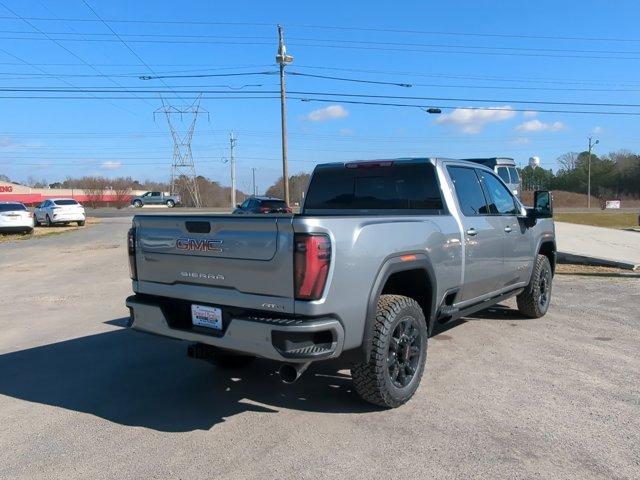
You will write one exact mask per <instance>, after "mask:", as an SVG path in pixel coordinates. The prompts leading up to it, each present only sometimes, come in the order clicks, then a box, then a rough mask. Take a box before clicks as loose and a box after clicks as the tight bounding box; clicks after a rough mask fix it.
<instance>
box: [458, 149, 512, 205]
mask: <svg viewBox="0 0 640 480" xmlns="http://www.w3.org/2000/svg"><path fill="white" fill-rule="evenodd" d="M464 160H467V161H468V162H474V163H479V164H481V165H484V166H485V167H489V168H490V169H491V170H493V171H494V172H496V173H497V174H498V176H499V177H500V178H501V179H502V181H503V182H504V183H505V184H506V185H507V186H508V187H509V188H510V189H511V191H512V192H513V194H514V195H516V196H518V195H520V192H522V186H521V180H520V175H518V169H517V168H516V162H515V161H514V160H513V158H506V157H493V158H465V159H464Z"/></svg>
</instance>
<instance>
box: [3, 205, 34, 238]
mask: <svg viewBox="0 0 640 480" xmlns="http://www.w3.org/2000/svg"><path fill="white" fill-rule="evenodd" d="M0 232H27V233H31V232H33V213H31V212H30V211H28V210H27V207H25V206H24V205H23V204H22V203H20V202H0Z"/></svg>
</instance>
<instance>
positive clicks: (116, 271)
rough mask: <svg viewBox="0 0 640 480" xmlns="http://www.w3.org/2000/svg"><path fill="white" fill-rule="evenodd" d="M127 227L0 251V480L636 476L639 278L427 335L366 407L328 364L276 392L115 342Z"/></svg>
mask: <svg viewBox="0 0 640 480" xmlns="http://www.w3.org/2000/svg"><path fill="white" fill-rule="evenodd" d="M128 226H129V220H128V219H127V218H111V219H104V220H103V221H102V223H101V224H99V225H96V226H92V227H88V228H85V229H83V230H81V231H76V232H72V233H67V234H63V235H55V236H48V237H43V238H37V239H31V240H26V241H20V242H14V243H8V244H2V245H0V269H1V270H0V271H1V272H2V273H1V277H0V278H1V280H0V284H1V287H0V292H2V295H1V296H0V331H1V332H2V334H1V335H0V478H3V479H4V478H7V479H9V478H10V479H33V478H60V479H63V478H64V479H70V478H113V479H127V478H135V479H139V478H145V479H146V478H160V479H166V478H181V479H191V478H193V479H203V478H221V479H248V478H251V479H267V478H278V479H318V478H331V479H333V478H335V479H341V480H342V479H344V478H352V479H356V478H357V479H359V478H366V479H370V478H396V479H405V478H407V479H409V478H411V479H417V478H420V479H422V478H465V479H466V478H501V479H502V478H571V479H574V478H603V479H604V478H606V479H616V478H628V479H632V478H634V479H635V478H640V415H639V414H640V349H638V344H639V340H640V313H639V310H638V305H640V279H633V278H602V277H578V276H557V277H556V279H555V285H554V297H553V303H552V306H551V309H550V312H549V313H548V314H547V316H546V317H544V318H542V319H539V320H525V319H522V318H520V317H519V316H518V315H517V313H516V312H515V311H514V310H512V309H510V308H507V307H512V306H513V302H508V303H507V304H505V305H506V306H505V308H497V309H494V310H492V311H489V312H485V313H483V314H481V315H478V316H477V317H475V318H473V319H470V320H469V321H466V322H458V323H456V324H455V325H451V326H450V328H443V329H442V330H441V331H440V332H439V333H438V335H436V336H435V337H433V338H431V339H430V346H429V360H428V364H427V372H426V374H425V377H424V379H423V382H422V385H421V387H420V389H419V390H418V392H417V394H416V396H415V397H414V399H413V400H412V401H411V402H410V403H408V404H407V405H405V406H403V407H401V408H399V409H396V410H392V411H381V410H378V409H376V408H373V407H371V406H369V405H367V404H364V403H361V401H360V400H358V398H357V397H356V396H355V394H354V393H353V392H352V391H351V384H350V379H349V375H348V371H346V370H341V369H340V368H341V367H340V365H337V364H319V365H316V366H313V367H312V368H310V370H309V371H308V372H307V373H306V374H305V375H304V376H303V377H302V379H301V380H300V381H299V382H297V383H296V384H294V385H283V384H281V383H280V382H279V381H278V380H277V378H276V376H275V374H274V371H275V365H274V364H272V363H269V362H265V361H259V362H257V364H256V365H255V366H254V368H251V369H247V370H240V371H235V372H229V371H222V370H218V369H216V368H215V367H213V366H211V365H209V364H207V363H204V362H202V361H198V360H192V359H188V358H187V357H186V355H185V345H184V344H182V343H180V342H178V341H174V340H169V339H163V338H160V337H154V336H150V335H145V334H143V333H139V332H133V331H129V330H126V329H124V328H123V327H122V326H123V323H124V317H125V316H126V314H127V311H126V309H125V308H124V303H123V302H124V298H125V297H126V296H127V295H128V294H129V290H130V285H129V281H128V269H127V262H126V253H125V249H124V234H125V231H126V229H127V228H128Z"/></svg>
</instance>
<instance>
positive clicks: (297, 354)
mask: <svg viewBox="0 0 640 480" xmlns="http://www.w3.org/2000/svg"><path fill="white" fill-rule="evenodd" d="M163 301H164V302H166V301H170V299H166V298H164V299H162V300H161V299H159V298H158V297H151V296H147V295H144V296H143V295H133V296H131V297H129V298H127V301H126V305H127V307H129V311H130V312H131V317H130V319H129V325H130V327H131V328H133V329H134V330H139V331H141V332H147V333H154V334H156V335H162V336H165V337H171V338H177V339H180V340H188V341H191V342H199V343H204V344H207V345H213V346H215V347H219V348H224V349H227V350H231V351H234V352H240V353H245V354H248V355H254V356H257V357H262V358H269V359H272V360H278V361H283V362H308V361H314V360H321V359H328V358H335V357H338V356H339V355H340V354H341V353H342V348H343V345H344V329H343V328H342V325H341V323H340V322H339V321H338V320H336V319H335V318H330V317H327V318H273V317H269V318H262V317H259V316H253V315H231V316H230V317H228V318H226V319H225V329H224V331H223V332H221V333H219V334H218V333H215V332H213V331H212V332H210V333H209V332H203V329H202V328H198V327H196V328H195V329H194V328H192V327H191V326H190V322H191V319H190V318H188V319H184V318H182V319H181V321H180V325H181V327H180V328H177V327H176V326H175V325H174V324H175V321H174V319H171V318H169V314H168V313H167V310H166V309H165V308H163ZM220 308H222V309H223V311H224V310H225V307H224V306H221V307H220ZM223 316H224V315H223ZM182 320H186V321H184V322H183V321H182Z"/></svg>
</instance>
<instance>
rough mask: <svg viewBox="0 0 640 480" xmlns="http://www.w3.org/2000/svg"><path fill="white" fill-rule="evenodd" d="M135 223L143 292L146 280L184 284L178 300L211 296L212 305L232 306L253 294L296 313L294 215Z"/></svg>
mask: <svg viewBox="0 0 640 480" xmlns="http://www.w3.org/2000/svg"><path fill="white" fill-rule="evenodd" d="M134 225H135V227H136V237H137V255H136V261H137V269H138V282H139V286H140V288H141V290H142V291H144V290H145V288H144V285H145V283H146V282H149V283H154V284H164V285H181V286H182V287H183V288H173V289H172V290H171V296H172V297H175V298H183V299H185V300H194V299H196V298H197V299H201V300H200V301H203V300H202V298H203V292H206V293H205V295H206V301H208V302H210V303H221V304H230V305H233V304H234V303H235V302H234V299H235V298H238V299H240V298H241V297H243V296H244V295H238V294H251V295H257V296H263V297H264V301H265V302H268V301H269V297H271V298H278V306H279V309H280V310H281V311H293V229H292V226H291V217H289V216H286V217H285V216H266V215H265V216H255V217H254V216H251V217H249V216H223V215H210V216H198V215H194V216H187V215H179V216H164V215H162V216H160V215H158V216H155V215H140V216H136V217H135V219H134ZM190 287H191V288H190ZM203 289H204V290H203ZM150 290H151V291H149V292H147V293H156V294H158V289H157V288H151V289H150ZM160 291H161V290H160ZM196 292H197V293H196ZM246 300H247V299H246V298H245V301H244V305H239V306H245V307H246V306H247V302H246ZM249 303H252V304H254V305H255V302H249Z"/></svg>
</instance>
